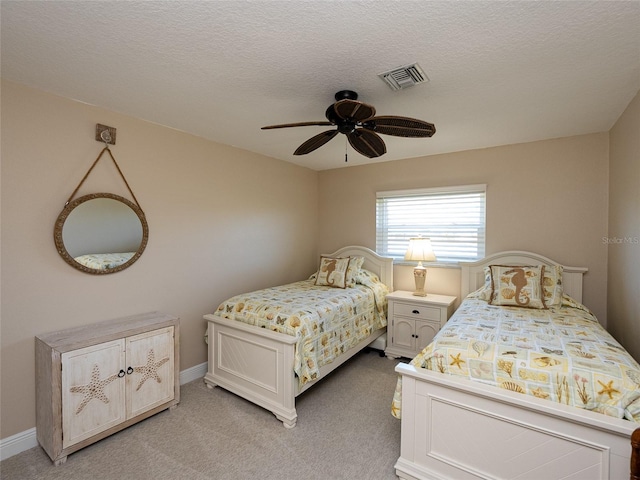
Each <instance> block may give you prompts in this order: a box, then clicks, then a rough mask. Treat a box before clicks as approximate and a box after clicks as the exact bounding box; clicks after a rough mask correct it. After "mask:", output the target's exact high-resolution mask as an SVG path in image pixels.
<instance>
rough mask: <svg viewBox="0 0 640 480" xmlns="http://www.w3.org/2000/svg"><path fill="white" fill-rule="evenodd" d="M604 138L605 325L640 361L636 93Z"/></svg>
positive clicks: (639, 103)
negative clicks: (606, 174) (606, 222)
mask: <svg viewBox="0 0 640 480" xmlns="http://www.w3.org/2000/svg"><path fill="white" fill-rule="evenodd" d="M610 143H611V146H610V157H609V233H608V237H607V238H608V242H609V243H608V249H609V270H608V278H609V284H608V298H607V314H608V319H609V322H608V326H609V331H610V332H611V334H612V335H613V336H614V337H616V338H617V339H618V340H619V341H620V343H622V345H623V346H624V347H625V348H626V349H627V350H628V351H629V352H630V353H631V355H633V357H634V358H635V359H636V360H639V361H640V295H639V292H640V92H639V93H638V94H637V95H636V97H635V98H634V99H633V100H632V102H631V103H630V104H629V106H628V107H627V109H626V110H625V112H624V113H623V114H622V116H621V117H620V118H619V119H618V121H617V122H616V124H615V125H614V127H613V128H612V129H611V132H610Z"/></svg>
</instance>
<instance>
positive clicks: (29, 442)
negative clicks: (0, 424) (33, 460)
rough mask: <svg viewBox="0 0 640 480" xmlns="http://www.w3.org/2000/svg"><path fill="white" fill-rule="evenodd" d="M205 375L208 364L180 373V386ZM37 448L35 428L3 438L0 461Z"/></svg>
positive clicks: (0, 447)
mask: <svg viewBox="0 0 640 480" xmlns="http://www.w3.org/2000/svg"><path fill="white" fill-rule="evenodd" d="M205 373H207V362H204V363H201V364H200V365H196V366H195V367H191V368H187V369H186V370H182V371H181V372H180V385H184V384H185V383H189V382H192V381H194V380H197V379H199V378H202V377H204V375H205ZM37 446H38V439H37V437H36V429H35V427H34V428H30V429H29V430H25V431H24V432H20V433H16V434H15V435H11V436H10V437H7V438H3V439H1V440H0V461H2V460H5V459H7V458H9V457H13V456H14V455H17V454H18V453H20V452H24V451H25V450H29V449H30V448H33V447H37Z"/></svg>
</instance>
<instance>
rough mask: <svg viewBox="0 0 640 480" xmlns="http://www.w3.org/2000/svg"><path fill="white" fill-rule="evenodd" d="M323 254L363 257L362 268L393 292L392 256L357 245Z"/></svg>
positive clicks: (328, 255)
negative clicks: (375, 276) (383, 255)
mask: <svg viewBox="0 0 640 480" xmlns="http://www.w3.org/2000/svg"><path fill="white" fill-rule="evenodd" d="M323 255H324V256H326V257H348V256H350V255H354V256H356V255H359V256H362V257H364V263H363V264H362V268H364V269H366V270H369V271H370V272H373V273H375V274H376V275H378V277H380V280H381V281H382V283H384V284H385V285H386V286H387V287H388V288H389V292H393V258H391V257H381V256H380V255H378V254H377V253H376V252H374V251H373V250H371V249H369V248H367V247H361V246H358V245H350V246H348V247H342V248H341V249H339V250H337V251H335V252H333V253H329V254H323Z"/></svg>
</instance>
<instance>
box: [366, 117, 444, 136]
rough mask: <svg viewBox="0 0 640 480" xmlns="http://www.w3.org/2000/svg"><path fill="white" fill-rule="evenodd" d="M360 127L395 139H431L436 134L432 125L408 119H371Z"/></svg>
mask: <svg viewBox="0 0 640 480" xmlns="http://www.w3.org/2000/svg"><path fill="white" fill-rule="evenodd" d="M362 126H363V127H364V128H367V129H369V130H373V131H375V132H376V133H381V134H383V135H393V136H395V137H431V136H433V134H434V133H436V127H435V125H434V124H433V123H428V122H424V121H422V120H418V119H415V118H409V117H396V116H386V117H373V118H372V119H370V120H369V121H367V122H366V123H365V124H364V125H362Z"/></svg>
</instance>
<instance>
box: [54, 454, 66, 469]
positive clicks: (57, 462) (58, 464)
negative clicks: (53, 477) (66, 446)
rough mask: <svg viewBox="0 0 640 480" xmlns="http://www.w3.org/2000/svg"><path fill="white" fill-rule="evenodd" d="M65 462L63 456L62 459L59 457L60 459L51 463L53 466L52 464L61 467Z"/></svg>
mask: <svg viewBox="0 0 640 480" xmlns="http://www.w3.org/2000/svg"><path fill="white" fill-rule="evenodd" d="M66 461H67V456H66V455H65V456H64V457H60V458H58V459H56V460H55V461H54V462H53V464H54V465H55V466H56V467H59V466H60V465H62V464H63V463H65V462H66Z"/></svg>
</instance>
